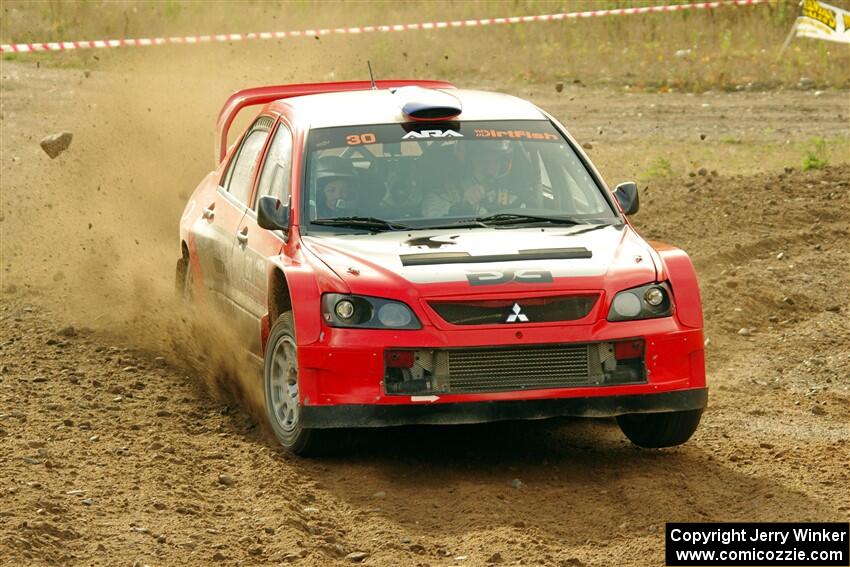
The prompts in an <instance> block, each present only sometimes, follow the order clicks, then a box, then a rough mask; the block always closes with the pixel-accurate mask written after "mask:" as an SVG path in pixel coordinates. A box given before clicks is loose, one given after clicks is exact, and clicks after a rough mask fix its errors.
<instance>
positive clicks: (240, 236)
mask: <svg viewBox="0 0 850 567" xmlns="http://www.w3.org/2000/svg"><path fill="white" fill-rule="evenodd" d="M236 240H238V241H239V244H241V245H243V246H244V245H245V244H247V243H248V227H247V226H246V227H245V228H243V229H242V230H240V231H239V232H237V233H236Z"/></svg>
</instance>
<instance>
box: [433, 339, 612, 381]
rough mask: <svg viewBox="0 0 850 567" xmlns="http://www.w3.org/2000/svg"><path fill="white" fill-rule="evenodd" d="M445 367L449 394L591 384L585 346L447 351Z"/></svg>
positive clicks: (587, 352)
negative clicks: (446, 365)
mask: <svg viewBox="0 0 850 567" xmlns="http://www.w3.org/2000/svg"><path fill="white" fill-rule="evenodd" d="M447 364H448V368H447V369H446V370H447V372H446V374H447V375H448V389H449V391H451V392H493V391H499V390H525V389H537V388H562V387H566V386H585V385H589V384H592V383H593V381H592V377H591V375H590V374H591V373H590V360H589V348H588V345H580V346H555V347H552V346H545V347H527V348H511V349H505V348H487V349H476V350H453V351H448V357H447ZM438 373H439V371H438ZM599 374H601V371H600V372H599Z"/></svg>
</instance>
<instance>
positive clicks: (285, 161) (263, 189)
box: [254, 124, 292, 208]
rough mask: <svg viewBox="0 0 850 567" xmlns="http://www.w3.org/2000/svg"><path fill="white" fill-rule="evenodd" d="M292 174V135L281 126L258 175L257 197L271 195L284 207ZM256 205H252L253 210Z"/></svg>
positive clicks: (287, 199) (287, 198) (287, 200)
mask: <svg viewBox="0 0 850 567" xmlns="http://www.w3.org/2000/svg"><path fill="white" fill-rule="evenodd" d="M291 172H292V134H291V133H290V132H289V129H288V128H287V127H286V126H285V125H284V124H281V125H280V126H278V129H277V132H276V133H275V135H274V140H272V145H271V147H270V148H269V151H268V153H267V154H266V163H265V164H264V165H263V172H262V173H261V174H260V184H259V186H258V188H257V195H258V198H257V200H259V197H262V196H263V195H271V196H273V197H277V198H278V199H280V202H281V203H283V204H284V205H285V204H287V203H288V202H289V180H290V174H291ZM256 207H257V204H256V203H254V208H256Z"/></svg>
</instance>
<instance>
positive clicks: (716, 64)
mask: <svg viewBox="0 0 850 567" xmlns="http://www.w3.org/2000/svg"><path fill="white" fill-rule="evenodd" d="M664 1H665V0H595V1H593V2H589V1H588V2H583V3H572V2H562V1H551V0H514V1H513V2H490V1H482V2H466V3H461V2H446V1H433V2H416V3H414V2H409V3H408V2H392V3H390V2H358V3H344V2H316V1H303V2H287V3H283V4H280V3H272V2H260V1H249V2H238V3H237V2H234V1H221V2H216V3H206V2H198V1H178V0H168V1H164V2H151V1H140V0H126V1H122V2H111V1H107V0H87V1H77V2H71V1H67V0H53V1H51V2H29V1H22V0H6V1H5V2H4V17H3V18H2V19H0V41H2V42H3V43H8V42H26V41H59V40H80V39H102V38H116V37H153V36H170V35H184V34H210V33H213V34H214V33H228V32H250V31H255V32H257V31H278V30H297V29H305V28H310V27H316V26H324V27H330V28H333V27H339V26H356V25H367V24H383V23H390V24H392V23H402V22H405V23H406V22H424V21H438V20H447V19H467V18H478V17H497V16H510V15H529V14H545V13H553V12H562V11H574V10H588V9H603V8H612V7H623V6H640V5H654V4H658V3H662V2H664ZM834 2H835V3H837V4H839V5H842V3H844V4H846V3H848V2H850V0H834ZM798 12H799V8H798V7H797V5H796V1H795V0H777V1H774V2H771V3H769V4H764V5H756V6H749V7H722V8H718V9H715V10H696V11H682V12H674V13H663V14H644V15H635V16H611V17H602V18H587V19H580V20H568V21H561V22H548V23H526V24H516V25H499V26H489V27H479V28H461V29H448V30H441V31H410V32H402V33H374V34H363V35H359V36H336V37H335V36H324V37H322V38H321V39H320V40H318V41H316V40H307V39H287V40H283V41H280V42H277V41H266V42H262V43H261V45H262V47H259V48H252V47H248V45H249V44H251V43H253V44H255V45H257V44H260V42H244V43H241V44H234V47H233V50H234V52H237V51H238V53H240V54H245V55H246V56H251V57H263V56H264V55H265V54H266V53H268V54H271V55H272V56H274V57H276V58H279V60H280V61H283V62H286V63H287V64H289V65H292V64H294V63H293V61H294V57H295V56H297V57H300V60H301V61H307V60H308V59H309V58H312V59H311V60H314V59H319V60H320V61H321V62H322V63H324V66H325V67H327V68H329V69H333V71H334V73H335V76H336V78H338V79H350V78H354V77H361V76H362V75H363V69H362V68H365V63H364V62H365V59H367V58H371V59H372V60H373V64H374V65H375V66H376V71H377V72H378V74H379V76H383V77H389V76H401V75H404V76H408V75H411V74H414V75H419V76H428V75H431V76H439V77H440V78H446V79H450V80H458V79H465V80H467V81H469V80H470V79H473V80H474V79H490V78H494V79H498V80H499V81H502V82H504V81H505V79H513V80H514V81H515V82H517V83H523V82H556V81H564V82H573V81H574V80H580V81H581V82H582V83H583V84H587V85H599V84H604V85H615V86H628V87H629V89H630V90H631V91H632V92H635V91H659V92H670V91H693V92H702V91H705V90H741V89H762V88H774V87H779V86H785V87H796V86H797V85H798V83H799V82H800V79H801V78H803V77H805V78H806V79H807V81H806V86H807V87H808V88H825V87H834V88H847V87H850V76H848V74H847V72H846V70H847V69H848V68H850V50H847V49H846V46H844V45H841V44H827V43H825V42H820V41H816V40H804V39H798V40H794V41H793V42H792V43H791V47H790V48H789V49H788V51H787V52H786V53H785V55H784V56H783V58H782V59H778V58H777V55H778V53H779V49H780V47H781V45H782V41H783V40H784V38H785V35H786V34H787V33H788V30H789V29H790V28H791V25H792V23H793V21H794V19H795V18H796V16H797V14H798ZM137 49H148V50H150V51H151V52H153V50H154V49H160V50H163V49H165V48H137ZM172 49H173V51H172V52H174V53H176V50H184V51H185V52H200V50H208V49H209V47H205V46H194V47H191V46H185V47H175V48H172ZM119 51H121V50H120V49H119V50H104V51H99V52H98V55H99V56H100V57H115V56H116V55H115V53H117V52H119ZM677 53H678V55H677ZM93 55H94V53H93V52H90V51H89V52H84V51H77V52H70V53H64V54H49V55H48V54H35V55H25V56H22V58H24V57H26V58H39V59H40V60H41V61H43V62H48V61H53V62H64V65H65V66H68V60H70V59H73V58H79V59H80V61H82V62H83V63H85V62H89V63H90V62H91V58H92V57H93ZM285 55H289V57H288V58H287V57H284V56H285ZM54 64H55V63H54ZM70 66H76V65H70ZM314 72H315V73H318V71H314ZM326 72H327V71H326ZM302 74H303V73H302ZM315 78H317V79H322V78H323V77H320V76H319V77H315Z"/></svg>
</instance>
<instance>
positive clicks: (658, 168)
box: [639, 157, 674, 181]
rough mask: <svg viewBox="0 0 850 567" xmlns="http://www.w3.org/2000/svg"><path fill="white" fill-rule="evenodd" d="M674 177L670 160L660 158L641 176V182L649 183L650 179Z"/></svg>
mask: <svg viewBox="0 0 850 567" xmlns="http://www.w3.org/2000/svg"><path fill="white" fill-rule="evenodd" d="M673 175H674V172H673V166H672V165H671V164H670V160H668V159H665V158H662V157H660V158H657V159H656V160H655V161H653V162H652V163H651V164H650V165H649V167H648V168H647V169H646V170H644V171H643V172H642V173H641V174H640V176H639V178H640V179H641V181H648V180H650V179H659V178H662V177H672V176H673Z"/></svg>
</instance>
